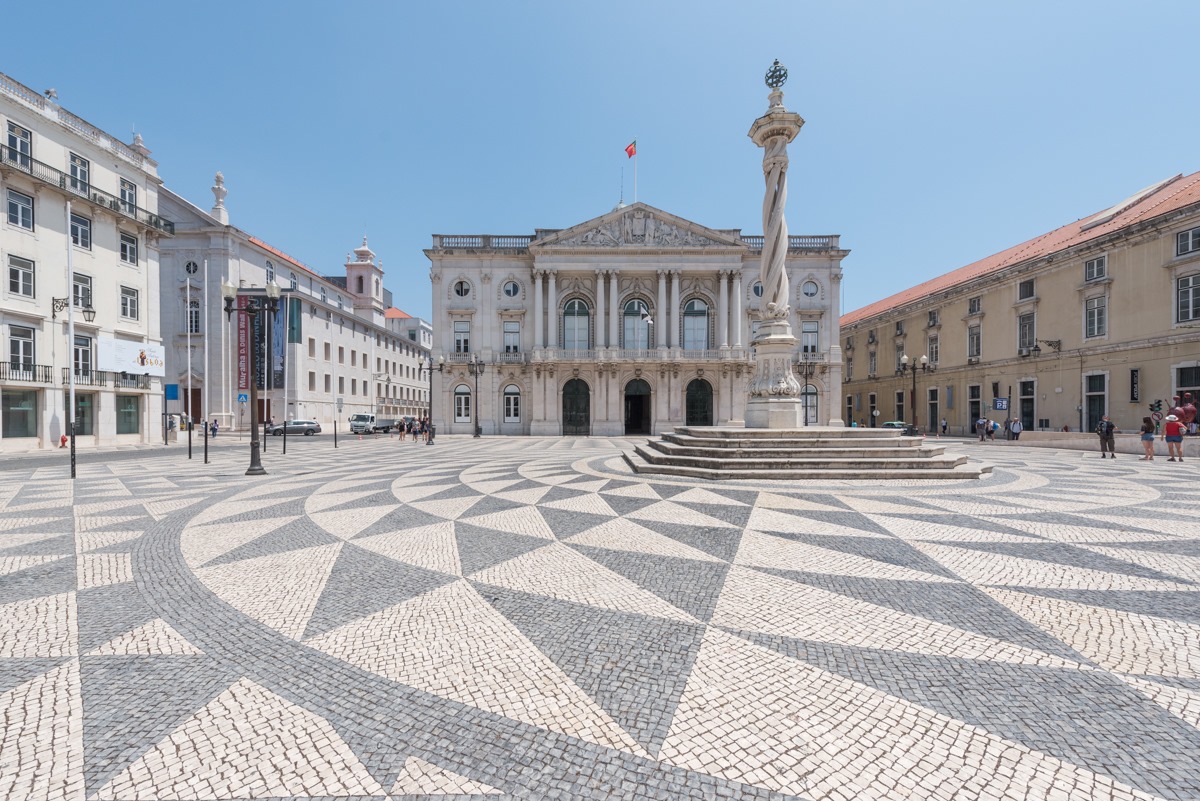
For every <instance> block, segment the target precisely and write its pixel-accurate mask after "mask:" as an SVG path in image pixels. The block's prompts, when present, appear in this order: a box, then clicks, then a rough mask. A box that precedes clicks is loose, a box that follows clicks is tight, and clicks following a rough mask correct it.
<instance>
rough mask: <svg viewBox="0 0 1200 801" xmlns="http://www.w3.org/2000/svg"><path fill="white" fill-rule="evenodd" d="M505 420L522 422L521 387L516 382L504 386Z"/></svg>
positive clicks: (507, 421)
mask: <svg viewBox="0 0 1200 801" xmlns="http://www.w3.org/2000/svg"><path fill="white" fill-rule="evenodd" d="M504 422H506V423H519V422H521V388H520V387H518V386H517V385H516V384H509V385H508V386H507V387H505V388H504Z"/></svg>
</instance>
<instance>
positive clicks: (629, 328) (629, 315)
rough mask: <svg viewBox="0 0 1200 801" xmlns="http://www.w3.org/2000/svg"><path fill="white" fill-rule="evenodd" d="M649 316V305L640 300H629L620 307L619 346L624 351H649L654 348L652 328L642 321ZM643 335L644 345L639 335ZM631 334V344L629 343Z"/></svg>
mask: <svg viewBox="0 0 1200 801" xmlns="http://www.w3.org/2000/svg"><path fill="white" fill-rule="evenodd" d="M643 314H645V315H649V314H650V305H649V304H648V303H646V301H644V300H642V299H641V298H630V299H629V300H627V301H625V304H624V305H623V306H621V344H622V347H623V348H624V349H625V350H649V349H651V348H653V347H654V327H653V326H651V325H650V323H649V322H646V321H643V320H642V315H643ZM643 333H644V334H645V343H644V345H643V343H642V342H641V339H642V337H641V336H640V335H641V334H643ZM630 334H633V337H632V338H633V342H632V343H631V342H630Z"/></svg>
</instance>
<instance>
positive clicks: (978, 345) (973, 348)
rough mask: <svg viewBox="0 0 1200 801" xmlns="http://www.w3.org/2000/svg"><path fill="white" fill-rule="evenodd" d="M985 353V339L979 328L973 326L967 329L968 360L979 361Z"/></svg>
mask: <svg viewBox="0 0 1200 801" xmlns="http://www.w3.org/2000/svg"><path fill="white" fill-rule="evenodd" d="M982 353H983V337H982V335H981V334H980V331H979V326H977V325H972V326H970V327H968V328H967V358H968V359H978V358H979V356H980V354H982Z"/></svg>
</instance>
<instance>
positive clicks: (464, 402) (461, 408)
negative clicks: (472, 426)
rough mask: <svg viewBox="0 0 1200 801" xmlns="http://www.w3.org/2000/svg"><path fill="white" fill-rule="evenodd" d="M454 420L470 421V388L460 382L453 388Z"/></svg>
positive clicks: (460, 421)
mask: <svg viewBox="0 0 1200 801" xmlns="http://www.w3.org/2000/svg"><path fill="white" fill-rule="evenodd" d="M454 422H456V423H469V422H471V390H470V388H469V387H467V386H465V385H462V384H460V385H459V386H457V387H455V388H454Z"/></svg>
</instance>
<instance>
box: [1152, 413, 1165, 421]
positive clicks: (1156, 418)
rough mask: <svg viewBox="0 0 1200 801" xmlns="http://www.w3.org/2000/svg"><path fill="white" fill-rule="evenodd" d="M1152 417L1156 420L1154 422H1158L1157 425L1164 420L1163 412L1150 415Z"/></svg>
mask: <svg viewBox="0 0 1200 801" xmlns="http://www.w3.org/2000/svg"><path fill="white" fill-rule="evenodd" d="M1150 416H1151V417H1153V418H1154V422H1156V423H1157V422H1158V421H1159V420H1162V419H1163V413H1162V412H1151V413H1150Z"/></svg>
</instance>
